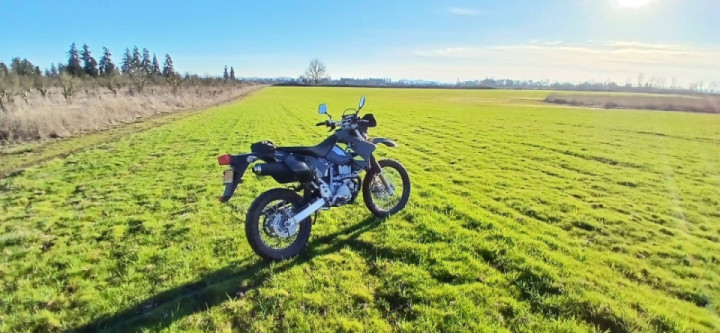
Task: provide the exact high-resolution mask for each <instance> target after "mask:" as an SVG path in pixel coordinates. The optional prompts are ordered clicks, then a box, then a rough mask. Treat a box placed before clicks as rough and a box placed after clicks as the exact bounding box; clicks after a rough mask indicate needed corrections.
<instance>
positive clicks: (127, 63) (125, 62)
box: [120, 47, 133, 75]
mask: <svg viewBox="0 0 720 333" xmlns="http://www.w3.org/2000/svg"><path fill="white" fill-rule="evenodd" d="M120 66H121V67H120V69H121V70H122V73H123V74H126V75H130V74H132V68H133V67H132V55H131V54H130V49H129V48H127V47H126V48H125V53H123V58H122V63H121V64H120Z"/></svg>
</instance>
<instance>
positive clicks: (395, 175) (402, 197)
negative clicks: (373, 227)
mask: <svg viewBox="0 0 720 333" xmlns="http://www.w3.org/2000/svg"><path fill="white" fill-rule="evenodd" d="M378 164H380V170H381V171H380V172H375V171H373V170H370V171H368V172H367V174H366V175H365V179H363V184H362V193H363V200H364V201H365V205H366V206H367V208H368V209H369V210H370V212H371V213H373V215H375V216H377V217H385V216H388V215H391V214H395V213H397V212H399V211H401V210H402V209H403V208H405V205H407V203H408V200H409V199H410V176H409V175H408V172H407V170H405V167H403V166H402V164H400V162H398V161H395V160H389V159H388V160H380V161H378ZM381 173H382V175H383V176H385V179H386V180H387V181H388V183H389V185H390V188H387V187H386V186H385V183H384V182H383V180H382V178H381V176H380V174H381Z"/></svg>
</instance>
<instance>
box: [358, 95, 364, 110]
mask: <svg viewBox="0 0 720 333" xmlns="http://www.w3.org/2000/svg"><path fill="white" fill-rule="evenodd" d="M363 106H365V96H363V97H360V104H358V110H360V109H362V108H363Z"/></svg>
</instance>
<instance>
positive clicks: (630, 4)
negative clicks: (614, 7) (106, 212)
mask: <svg viewBox="0 0 720 333" xmlns="http://www.w3.org/2000/svg"><path fill="white" fill-rule="evenodd" d="M652 1H653V0H615V2H616V3H617V4H618V5H620V7H627V8H640V7H642V6H645V5H647V4H649V3H651V2H652Z"/></svg>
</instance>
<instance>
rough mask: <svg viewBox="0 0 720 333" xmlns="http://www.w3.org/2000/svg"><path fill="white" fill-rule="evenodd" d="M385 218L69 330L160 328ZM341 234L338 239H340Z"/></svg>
mask: <svg viewBox="0 0 720 333" xmlns="http://www.w3.org/2000/svg"><path fill="white" fill-rule="evenodd" d="M383 220H384V219H381V218H377V217H374V216H370V217H368V218H366V219H364V220H363V221H361V222H359V223H357V224H353V225H351V226H348V227H346V228H343V229H341V230H338V231H336V232H333V233H331V234H328V235H324V236H321V237H318V238H316V239H313V240H312V241H311V242H310V243H308V249H307V251H306V252H304V253H303V254H301V255H300V256H298V257H296V258H294V259H290V260H287V261H283V262H278V263H275V264H273V265H272V266H273V267H272V269H271V270H266V268H268V267H270V266H271V263H270V262H267V261H259V262H255V259H254V258H257V257H255V256H254V255H253V256H251V257H248V258H245V260H250V261H253V262H255V263H253V264H248V265H237V263H234V264H231V265H228V266H226V267H224V268H222V269H219V270H217V271H214V272H212V273H209V274H207V275H205V276H203V277H202V278H200V279H198V280H197V281H194V282H190V283H186V284H183V285H180V286H177V287H175V288H172V289H169V290H166V291H163V292H161V293H159V294H157V295H154V296H152V297H149V298H147V299H145V300H143V301H141V302H138V303H136V304H135V305H133V306H131V307H128V308H126V309H124V310H122V311H119V312H117V313H114V314H108V315H104V316H101V317H99V318H97V319H94V320H91V321H90V322H88V323H86V324H85V325H82V326H79V327H75V328H73V329H70V330H69V331H70V332H94V331H123V332H128V331H143V330H159V329H162V328H165V327H168V326H169V325H170V324H172V323H173V322H175V321H177V320H180V319H182V318H185V317H187V316H189V315H191V314H194V313H196V312H200V311H205V310H207V309H210V308H212V307H215V306H217V305H219V304H221V303H223V302H226V301H228V300H229V299H238V298H242V297H244V296H245V293H246V292H247V291H249V290H252V289H255V288H257V287H259V286H261V285H262V284H263V282H264V281H265V280H267V279H268V278H269V277H270V275H272V274H276V273H280V272H283V271H286V270H288V269H290V268H292V267H294V266H297V265H301V264H304V263H306V262H308V261H310V260H312V259H313V258H314V257H316V256H322V255H325V254H329V253H334V252H337V251H339V250H340V249H342V248H343V247H345V246H350V247H353V245H355V243H356V240H357V238H358V237H359V236H360V235H362V234H363V233H365V232H367V231H369V230H372V229H374V228H376V227H377V226H379V225H380V224H381V223H382V221H383ZM339 237H341V238H339Z"/></svg>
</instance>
